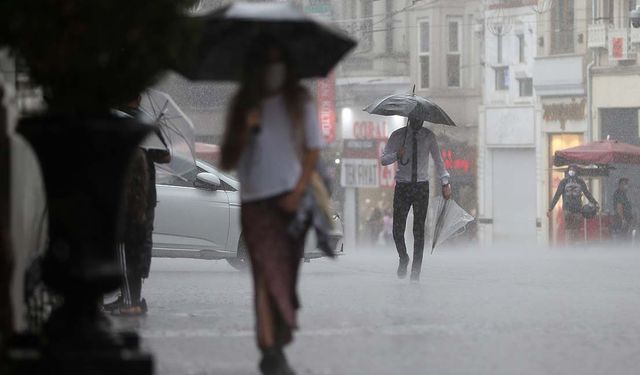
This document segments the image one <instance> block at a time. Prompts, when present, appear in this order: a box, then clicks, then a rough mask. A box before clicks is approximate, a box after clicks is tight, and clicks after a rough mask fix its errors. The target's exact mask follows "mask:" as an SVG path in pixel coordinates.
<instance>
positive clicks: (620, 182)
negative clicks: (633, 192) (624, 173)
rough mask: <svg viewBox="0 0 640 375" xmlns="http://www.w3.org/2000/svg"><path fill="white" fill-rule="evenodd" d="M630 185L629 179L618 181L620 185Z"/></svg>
mask: <svg viewBox="0 0 640 375" xmlns="http://www.w3.org/2000/svg"><path fill="white" fill-rule="evenodd" d="M628 183H629V179H628V178H626V177H622V178H620V179H619V180H618V185H622V184H628Z"/></svg>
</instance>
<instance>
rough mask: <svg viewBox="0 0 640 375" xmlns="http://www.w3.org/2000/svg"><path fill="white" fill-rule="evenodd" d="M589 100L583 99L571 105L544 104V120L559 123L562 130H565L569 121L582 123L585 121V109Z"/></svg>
mask: <svg viewBox="0 0 640 375" xmlns="http://www.w3.org/2000/svg"><path fill="white" fill-rule="evenodd" d="M586 104H587V100H586V99H582V100H581V101H579V102H576V101H575V99H574V100H573V101H572V102H571V103H558V104H544V105H543V106H542V109H543V110H544V114H543V118H544V120H545V121H559V122H560V128H561V129H563V130H564V128H565V124H566V122H567V120H573V121H580V120H584V119H585V117H586V116H585V108H586Z"/></svg>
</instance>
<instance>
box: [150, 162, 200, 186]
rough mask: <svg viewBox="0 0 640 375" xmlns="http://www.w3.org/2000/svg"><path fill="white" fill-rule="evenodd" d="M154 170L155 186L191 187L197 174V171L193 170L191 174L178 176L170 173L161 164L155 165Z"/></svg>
mask: <svg viewBox="0 0 640 375" xmlns="http://www.w3.org/2000/svg"><path fill="white" fill-rule="evenodd" d="M155 168H156V184H158V185H171V186H182V187H193V183H194V182H195V180H196V175H197V174H198V172H199V171H198V170H196V169H194V170H193V171H191V172H188V173H186V174H184V175H182V176H179V175H177V174H175V173H174V172H172V171H170V170H169V169H168V167H166V166H164V165H163V164H156V165H155Z"/></svg>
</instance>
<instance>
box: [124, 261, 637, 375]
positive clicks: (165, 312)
mask: <svg viewBox="0 0 640 375" xmlns="http://www.w3.org/2000/svg"><path fill="white" fill-rule="evenodd" d="M395 267H396V258H395V254H394V252H393V250H390V249H387V250H383V249H377V250H360V251H352V252H351V253H349V254H347V255H346V256H344V257H341V258H340V259H339V260H337V261H330V260H316V261H312V262H311V263H307V264H304V266H303V275H302V279H301V285H300V292H301V296H302V303H303V309H302V311H301V315H300V322H301V328H302V329H301V330H300V331H299V332H298V335H297V337H296V341H295V342H294V344H293V345H292V346H291V347H290V348H289V349H288V351H287V352H288V356H289V358H290V362H291V363H292V364H293V367H294V368H295V369H296V370H297V372H298V374H327V375H328V374H631V373H637V371H638V368H640V367H639V365H640V272H639V270H640V250H638V251H634V250H628V249H627V250H610V249H587V250H584V249H583V250H578V249H573V250H568V249H563V250H547V249H531V250H522V249H518V250H516V249H509V250H473V251H472V250H447V251H442V252H439V253H436V255H434V256H428V255H425V261H424V269H423V277H422V281H421V283H419V284H410V283H409V282H408V281H407V280H398V279H397V278H396V277H395ZM143 295H144V296H145V297H146V299H147V301H148V303H149V308H150V311H149V314H148V316H147V317H145V318H140V319H122V318H118V320H117V321H116V324H117V325H118V326H119V327H135V328H136V329H138V330H139V332H140V333H141V335H142V336H143V338H144V341H145V345H146V347H147V348H149V349H150V350H152V351H153V352H154V353H155V355H156V373H157V374H161V375H179V374H256V373H257V371H256V363H257V360H258V352H257V350H256V349H255V345H254V339H253V315H252V312H253V310H252V304H251V298H252V293H251V284H250V279H249V275H248V274H247V273H240V272H238V271H235V270H234V269H232V268H231V267H230V266H229V265H227V264H226V262H224V261H219V262H216V261H201V260H186V259H154V261H153V266H152V272H151V278H150V279H149V280H148V281H147V282H146V283H145V285H144V289H143Z"/></svg>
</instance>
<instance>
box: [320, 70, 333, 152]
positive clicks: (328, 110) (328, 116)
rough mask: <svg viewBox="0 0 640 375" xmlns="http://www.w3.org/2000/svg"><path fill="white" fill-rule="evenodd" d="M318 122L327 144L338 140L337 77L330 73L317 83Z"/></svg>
mask: <svg viewBox="0 0 640 375" xmlns="http://www.w3.org/2000/svg"><path fill="white" fill-rule="evenodd" d="M316 100H317V106H318V121H319V122H320V129H321V130H322V136H323V137H324V141H325V143H326V144H331V143H333V142H334V141H335V140H336V75H335V73H334V72H331V73H329V75H328V76H327V77H326V78H323V79H319V80H318V81H317V96H316Z"/></svg>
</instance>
